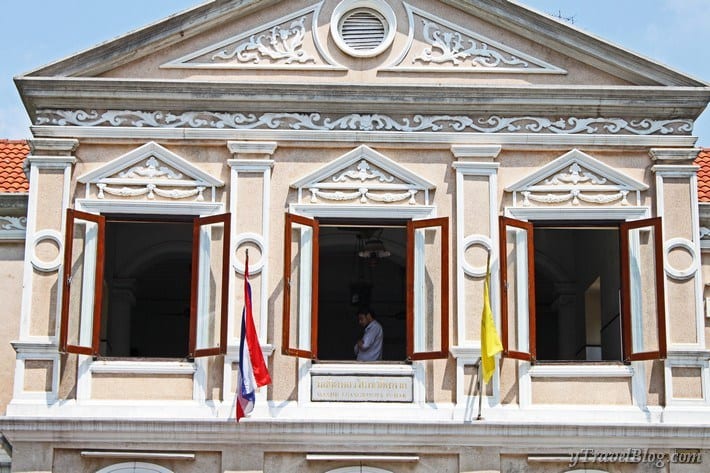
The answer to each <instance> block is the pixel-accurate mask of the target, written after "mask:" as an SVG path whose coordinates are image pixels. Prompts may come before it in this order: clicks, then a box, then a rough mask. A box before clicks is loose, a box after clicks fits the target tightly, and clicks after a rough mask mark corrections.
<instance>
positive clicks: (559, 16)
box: [550, 10, 574, 25]
mask: <svg viewBox="0 0 710 473" xmlns="http://www.w3.org/2000/svg"><path fill="white" fill-rule="evenodd" d="M550 15H551V16H553V17H555V18H557V19H558V20H564V21H566V22H568V23H572V24H573V25H574V15H572V16H565V15H563V14H562V10H557V13H551V14H550Z"/></svg>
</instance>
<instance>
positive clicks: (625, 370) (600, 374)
mask: <svg viewBox="0 0 710 473" xmlns="http://www.w3.org/2000/svg"><path fill="white" fill-rule="evenodd" d="M528 374H529V375H530V376H531V377H533V378H631V377H632V376H633V375H634V369H633V367H631V366H629V365H622V364H590V365H584V364H555V365H545V364H537V365H534V366H532V367H530V369H529V371H528Z"/></svg>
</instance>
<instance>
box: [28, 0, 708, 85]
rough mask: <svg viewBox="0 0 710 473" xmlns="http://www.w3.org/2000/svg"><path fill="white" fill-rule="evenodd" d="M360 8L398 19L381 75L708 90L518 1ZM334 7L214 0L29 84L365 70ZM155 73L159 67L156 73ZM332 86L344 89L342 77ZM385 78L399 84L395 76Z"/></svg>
mask: <svg viewBox="0 0 710 473" xmlns="http://www.w3.org/2000/svg"><path fill="white" fill-rule="evenodd" d="M353 1H354V0H353ZM196 3H197V1H196ZM340 3H342V2H340ZM360 3H363V5H365V4H375V3H382V4H387V5H389V6H390V8H391V9H393V10H394V11H396V12H397V15H398V19H397V25H396V31H397V39H395V40H394V41H393V42H392V46H390V47H389V48H388V49H387V50H386V51H384V53H383V54H380V55H379V56H377V57H376V58H375V59H374V60H373V61H370V64H372V65H376V67H377V68H378V69H379V70H387V69H389V70H401V69H402V68H411V69H415V70H421V69H431V70H436V71H441V72H443V71H445V69H447V68H449V69H454V70H456V71H459V70H463V69H466V70H467V71H474V72H479V71H489V70H495V72H506V73H507V72H518V71H525V72H527V73H558V74H560V75H561V76H563V75H564V73H565V72H570V73H571V71H570V70H568V69H569V68H568V64H566V63H567V62H569V61H575V64H577V65H580V64H581V65H587V66H588V67H589V69H588V71H596V72H597V73H598V74H597V75H596V77H597V79H596V80H595V82H596V83H598V82H599V80H598V79H599V77H603V74H608V76H609V78H610V80H609V82H610V83H613V82H614V81H613V80H611V78H615V79H616V82H615V84H618V83H619V82H618V80H619V79H621V80H622V81H626V82H627V83H629V84H636V85H652V84H655V85H688V86H700V85H704V84H703V83H702V82H700V81H697V80H695V79H693V78H691V77H688V76H686V75H684V74H681V73H678V72H676V71H674V70H671V69H668V68H667V67H664V66H663V65H661V64H660V63H658V62H654V61H651V60H649V59H646V58H643V57H641V56H639V55H637V54H634V53H632V52H630V51H628V50H626V49H624V48H621V47H618V46H615V45H613V44H610V43H608V42H606V41H603V40H601V39H599V38H598V37H595V36H592V35H589V34H586V33H585V32H583V31H582V30H579V29H577V28H575V27H574V26H573V25H569V24H566V23H565V22H562V21H558V20H556V19H554V18H552V17H551V16H549V15H545V14H542V13H539V12H536V11H534V10H532V9H530V8H528V7H526V6H524V5H523V4H520V3H517V2H509V1H506V0H478V1H476V2H464V1H461V0H429V1H418V2H416V6H414V5H409V4H408V3H407V2H405V1H404V0H367V1H365V0H362V1H361V2H360ZM412 3H414V2H412ZM338 4H339V3H338ZM334 5H336V2H333V3H332V4H331V3H330V2H325V1H320V2H319V1H313V2H308V1H305V0H304V1H298V2H296V1H288V2H287V1H286V0H241V1H225V0H213V1H211V2H206V3H204V4H201V5H198V6H196V7H194V8H192V9H189V10H187V11H185V12H182V13H179V14H176V15H173V16H170V17H168V18H166V19H165V20H162V21H159V22H156V23H154V24H152V25H149V26H147V27H145V28H142V29H138V30H136V31H133V32H131V33H128V34H126V35H124V36H121V37H118V38H116V39H114V40H112V41H107V42H105V43H102V44H100V45H97V46H95V47H93V48H90V49H87V50H86V51H83V52H80V53H78V54H76V55H73V56H70V57H67V58H65V59H62V60H60V61H57V62H54V63H52V64H49V65H47V66H44V67H41V68H39V69H37V70H35V71H33V72H30V73H29V74H27V77H73V78H88V77H94V78H98V77H102V76H105V75H106V76H108V77H122V74H124V73H126V74H128V73H132V72H134V71H141V73H143V74H146V73H149V74H152V75H154V77H151V78H159V77H160V72H159V71H160V70H161V69H165V68H174V67H177V68H188V69H189V68H195V69H201V68H206V69H245V68H246V69H249V68H257V69H258V68H264V67H266V68H283V69H293V70H294V72H296V75H295V77H300V78H303V76H299V75H298V74H302V73H303V69H304V68H311V69H315V70H319V69H337V70H343V69H344V68H345V69H352V67H353V65H356V66H358V67H360V66H361V65H362V61H357V60H352V58H348V57H347V54H344V53H343V51H342V50H339V49H338V48H337V47H336V46H335V45H334V38H333V34H332V32H331V29H332V28H329V25H330V23H331V22H332V21H333V17H332V15H333V7H334ZM358 5H359V3H358ZM481 24H485V25H487V26H486V28H485V31H484V30H483V29H481V28H479V26H480V25H481ZM425 30H426V31H425ZM513 37H514V38H515V40H513V41H511V39H510V38H513ZM522 44H525V46H524V47H522V46H521V45H522ZM427 50H430V51H429V52H428V53H427ZM551 53H552V54H551ZM348 60H349V61H350V62H348ZM455 61H459V63H458V64H455ZM131 65H132V66H133V67H131ZM156 65H157V66H160V67H159V68H158V69H156ZM146 71H152V72H146ZM111 74H116V75H113V76H112V75H111ZM163 75H165V74H163ZM168 76H169V77H171V78H175V77H176V76H175V75H168ZM178 77H184V76H178ZM200 77H201V78H203V77H204V76H200ZM580 77H581V76H580ZM318 78H319V79H321V80H322V79H323V77H318ZM333 78H334V79H333V80H335V81H337V80H338V79H340V76H337V75H334V76H333ZM386 79H387V80H388V81H391V79H392V77H391V76H387V77H386ZM286 80H287V79H286ZM531 80H532V78H531ZM21 82H22V77H21V78H20V85H21Z"/></svg>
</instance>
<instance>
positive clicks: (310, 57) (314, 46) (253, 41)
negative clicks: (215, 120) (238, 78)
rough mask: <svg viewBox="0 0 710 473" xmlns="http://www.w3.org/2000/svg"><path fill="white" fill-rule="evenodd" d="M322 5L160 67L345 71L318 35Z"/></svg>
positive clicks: (304, 9) (259, 27)
mask: <svg viewBox="0 0 710 473" xmlns="http://www.w3.org/2000/svg"><path fill="white" fill-rule="evenodd" d="M322 6H323V2H322V1H321V2H319V3H316V4H315V5H312V6H310V7H306V8H303V9H301V10H298V11H296V12H293V13H290V14H288V15H285V16H282V17H280V18H277V19H275V20H273V21H270V22H268V23H266V24H264V25H259V26H257V27H255V28H252V29H250V30H248V31H246V32H244V33H240V34H237V35H234V36H232V37H230V38H227V39H225V40H222V41H219V42H217V43H214V44H211V45H209V46H207V47H204V48H202V49H200V50H198V51H195V52H192V53H190V54H187V55H184V56H182V57H180V58H178V59H175V60H173V61H169V62H167V63H165V64H162V65H161V66H160V67H161V68H165V69H173V68H189V69H283V68H288V69H303V68H306V69H344V68H343V67H342V66H340V65H338V64H336V62H335V61H334V60H333V59H332V58H331V57H330V55H329V54H328V53H327V51H326V49H325V48H324V47H323V46H322V44H321V42H320V39H319V38H318V35H317V34H316V32H317V30H318V15H319V13H320V10H321V7H322Z"/></svg>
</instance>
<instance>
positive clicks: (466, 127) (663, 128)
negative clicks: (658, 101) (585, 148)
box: [35, 109, 693, 135]
mask: <svg viewBox="0 0 710 473" xmlns="http://www.w3.org/2000/svg"><path fill="white" fill-rule="evenodd" d="M35 125H52V126H110V127H139V128H140V127H148V128H215V129H235V130H252V129H271V130H275V129H284V130H315V131H333V130H352V131H400V132H423V131H427V132H478V133H551V134H633V135H654V134H656V135H681V134H690V133H692V131H693V120H690V119H672V120H652V119H648V118H645V119H637V120H626V119H623V118H603V117H601V118H600V117H587V118H577V117H560V118H556V119H550V118H544V117H532V116H523V117H501V116H498V115H489V116H479V117H476V116H467V115H421V114H416V115H413V116H411V117H397V118H395V117H391V116H388V115H384V114H359V113H353V114H348V115H342V116H323V115H321V114H320V113H262V114H260V115H257V114H253V113H227V112H183V113H179V114H174V113H171V112H169V111H154V112H144V111H134V110H105V111H98V110H47V109H44V110H38V111H37V117H36V119H35Z"/></svg>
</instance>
